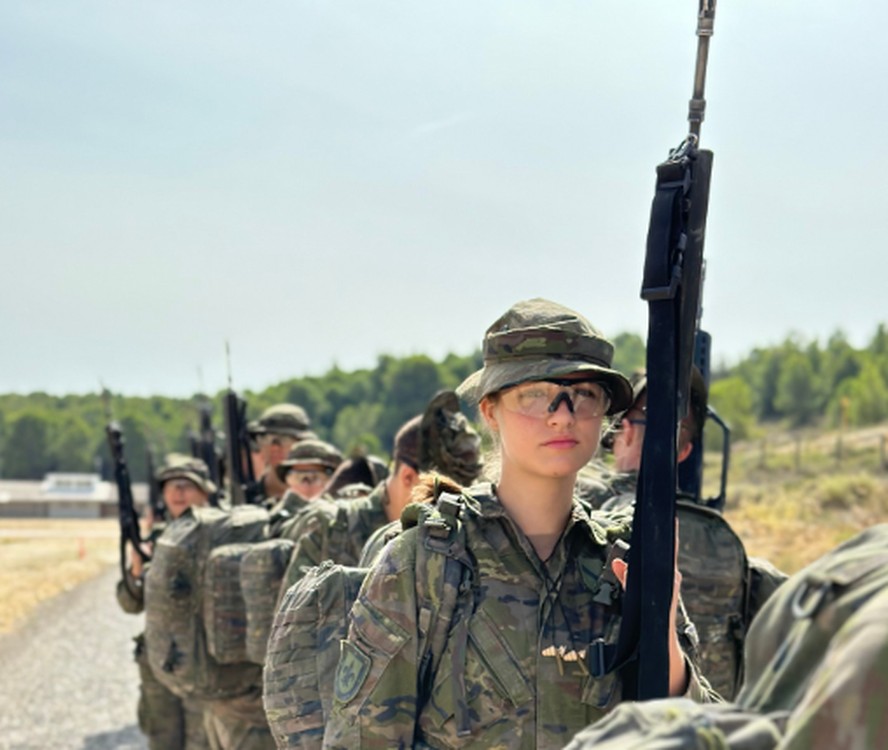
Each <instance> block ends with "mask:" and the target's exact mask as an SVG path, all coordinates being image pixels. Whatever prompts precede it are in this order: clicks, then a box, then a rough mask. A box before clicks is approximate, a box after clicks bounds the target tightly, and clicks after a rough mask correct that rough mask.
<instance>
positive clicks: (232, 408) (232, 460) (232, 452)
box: [225, 343, 264, 505]
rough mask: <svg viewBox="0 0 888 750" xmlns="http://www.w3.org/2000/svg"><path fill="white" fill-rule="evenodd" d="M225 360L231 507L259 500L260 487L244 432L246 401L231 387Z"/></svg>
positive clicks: (226, 430)
mask: <svg viewBox="0 0 888 750" xmlns="http://www.w3.org/2000/svg"><path fill="white" fill-rule="evenodd" d="M225 356H226V359H227V361H228V393H226V394H225V471H226V473H227V474H228V487H229V493H230V501H231V504H232V505H244V504H245V503H248V504H254V503H257V502H259V500H260V499H261V498H262V495H263V494H264V493H263V488H262V484H261V483H260V482H257V481H256V474H255V473H254V472H253V461H252V459H251V458H250V454H251V453H252V441H251V439H250V433H249V431H248V430H247V402H246V401H244V399H242V398H241V397H240V396H238V395H237V393H235V392H234V389H233V388H232V387H231V355H230V352H229V350H228V344H227V343H226V345H225Z"/></svg>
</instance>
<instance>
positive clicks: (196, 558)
mask: <svg viewBox="0 0 888 750" xmlns="http://www.w3.org/2000/svg"><path fill="white" fill-rule="evenodd" d="M267 525H268V512H267V511H265V510H263V509H262V508H258V507H256V506H237V507H235V508H232V509H231V510H230V511H224V510H221V509H219V508H192V509H190V510H189V511H186V512H185V513H184V514H183V515H182V516H180V517H179V518H178V519H177V520H176V521H174V522H173V523H172V524H170V525H169V526H168V527H167V530H166V531H165V532H164V534H163V535H162V536H161V537H160V538H159V539H158V540H157V543H156V544H155V547H154V554H153V556H152V560H151V565H150V566H149V568H148V572H147V574H146V577H145V642H146V646H147V651H148V661H149V664H150V666H151V670H152V671H153V672H154V674H155V675H156V676H157V678H158V680H160V682H162V683H163V684H164V685H165V686H166V687H167V688H168V689H169V690H171V691H172V692H173V693H175V694H176V695H178V696H180V697H188V698H197V699H200V700H216V699H222V698H232V697H235V696H238V695H242V694H243V693H244V692H246V691H247V690H249V689H250V688H251V687H255V686H256V685H258V684H261V668H260V667H259V666H257V665H255V664H249V663H247V662H246V661H245V658H244V656H245V650H244V648H243V645H242V644H243V635H244V630H245V618H246V613H245V610H244V605H243V598H242V596H241V594H240V583H239V581H240V579H239V568H240V558H241V557H242V556H243V552H244V551H245V549H246V547H245V546H243V544H242V543H245V542H258V541H260V540H262V539H263V538H264V537H265V534H266V531H267Z"/></svg>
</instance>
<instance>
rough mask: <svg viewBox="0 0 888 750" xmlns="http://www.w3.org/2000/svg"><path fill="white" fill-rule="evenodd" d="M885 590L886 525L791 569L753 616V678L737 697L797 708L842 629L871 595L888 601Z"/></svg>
mask: <svg viewBox="0 0 888 750" xmlns="http://www.w3.org/2000/svg"><path fill="white" fill-rule="evenodd" d="M886 589H888V525H885V524H882V525H879V526H873V527H871V528H869V529H867V530H866V531H864V532H862V533H861V534H858V535H857V536H856V537H854V538H853V539H851V540H850V541H848V542H845V543H844V544H842V545H840V546H839V547H837V548H836V549H835V550H833V551H832V552H830V553H828V554H826V555H824V556H823V557H821V558H819V559H818V560H816V561H815V562H814V563H812V564H811V565H809V566H808V567H807V568H805V569H804V570H802V571H800V572H799V573H796V574H795V575H794V576H792V578H790V579H789V581H787V583H785V584H783V586H781V587H780V589H778V591H777V592H776V593H775V594H774V595H773V596H772V597H771V598H770V599H769V600H768V603H767V604H766V605H765V606H764V608H763V609H762V611H761V612H760V613H759V615H758V616H757V617H756V619H755V621H754V622H753V625H752V629H751V630H750V632H749V636H748V638H747V653H746V683H745V685H744V687H743V690H742V691H741V693H740V695H739V697H738V699H737V700H738V702H739V703H741V704H742V705H744V706H747V707H749V708H754V709H758V710H775V709H786V710H793V709H795V708H796V707H797V706H798V705H799V702H800V701H801V700H802V698H803V697H804V696H805V694H806V693H807V692H808V690H809V688H810V687H811V685H812V683H813V682H814V680H815V676H816V674H817V670H818V668H819V667H820V665H821V663H822V661H823V656H824V653H826V652H827V650H828V648H829V647H830V646H831V644H833V643H835V636H836V634H837V633H839V632H840V631H841V629H842V627H843V626H844V625H845V623H846V622H847V621H848V620H849V619H850V618H852V617H854V616H855V615H856V614H857V613H858V612H860V611H861V610H863V609H864V608H865V607H866V606H867V604H869V603H870V602H871V600H872V602H873V604H874V605H879V606H881V601H880V599H878V598H877V597H881V599H882V600H884V599H885V598H886V596H888V592H886ZM877 645H878V644H877ZM877 668H878V666H877V665H875V664H869V663H868V664H860V665H857V667H856V668H855V671H856V672H857V673H858V674H860V675H862V674H864V673H865V671H866V669H877ZM882 681H883V682H884V677H883V678H882ZM846 708H847V707H846ZM880 713H884V712H882V711H880Z"/></svg>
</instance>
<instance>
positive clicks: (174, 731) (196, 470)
mask: <svg viewBox="0 0 888 750" xmlns="http://www.w3.org/2000/svg"><path fill="white" fill-rule="evenodd" d="M151 481H156V482H157V483H158V484H159V485H160V491H161V493H162V495H163V501H164V505H165V506H166V509H167V513H168V515H169V520H170V521H174V520H175V519H176V518H178V517H179V516H181V515H182V513H184V512H185V511H186V510H187V509H188V508H190V507H192V506H202V505H206V504H207V502H208V498H209V496H210V495H211V494H212V493H213V492H215V491H216V486H215V485H214V484H213V482H212V481H211V480H210V473H209V470H208V468H207V465H206V464H205V463H204V462H203V461H202V460H200V459H199V458H192V457H191V456H186V455H184V454H179V453H171V454H169V455H168V456H167V457H166V461H165V463H164V466H163V467H162V468H161V469H160V470H159V471H158V472H157V474H156V476H155V477H152V478H151ZM151 520H152V523H154V524H158V525H159V524H160V521H161V519H151ZM159 528H160V533H162V526H160V527H159ZM157 529H158V526H157V525H156V526H155V527H154V529H153V531H155V532H156V531H157ZM160 533H153V534H152V539H156V538H157V537H159V536H160ZM145 572H146V571H145V569H144V568H143V564H142V558H141V557H140V556H139V555H137V554H132V562H131V563H130V568H129V570H128V571H127V577H128V580H127V581H119V582H118V584H117V601H118V603H119V604H120V607H121V608H122V609H123V610H124V611H125V612H129V613H131V614H139V613H141V612H142V611H144V608H145V602H144V574H145ZM135 657H136V663H137V664H138V665H139V676H140V678H141V682H140V686H139V706H138V717H139V728H140V729H141V730H142V733H143V734H144V735H145V737H146V738H147V739H148V747H149V748H151V750H203V749H204V748H208V747H209V743H208V741H207V736H206V732H205V731H204V717H203V707H202V706H201V705H200V703H199V702H197V701H194V700H189V699H182V698H179V697H178V696H176V695H174V694H173V693H172V692H170V690H169V689H168V688H166V687H165V686H164V685H162V684H161V683H160V682H159V681H158V680H157V678H156V677H155V676H154V673H153V672H152V671H151V668H150V667H149V665H148V655H147V652H146V651H145V638H144V635H139V636H138V637H137V638H136V652H135Z"/></svg>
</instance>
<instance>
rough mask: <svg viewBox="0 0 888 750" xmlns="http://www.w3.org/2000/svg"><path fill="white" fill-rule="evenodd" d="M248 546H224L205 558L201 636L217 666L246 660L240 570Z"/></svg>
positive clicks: (245, 544) (245, 633)
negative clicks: (202, 632)
mask: <svg viewBox="0 0 888 750" xmlns="http://www.w3.org/2000/svg"><path fill="white" fill-rule="evenodd" d="M249 549H250V545H249V544H247V543H244V542H241V543H239V544H225V545H222V546H221V547H216V548H215V549H214V550H212V551H211V552H210V555H209V557H208V558H207V563H206V570H205V572H204V581H203V585H202V587H201V592H202V594H203V607H202V612H201V617H202V619H203V626H204V632H205V633H206V638H207V641H206V642H207V651H208V652H209V654H210V656H212V657H213V659H215V660H216V661H217V662H219V664H237V663H239V662H244V661H249V659H247V607H246V604H245V602H244V595H243V591H242V590H241V582H240V570H241V562H242V561H243V559H244V555H245V554H246V553H247V551H248V550H249Z"/></svg>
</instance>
